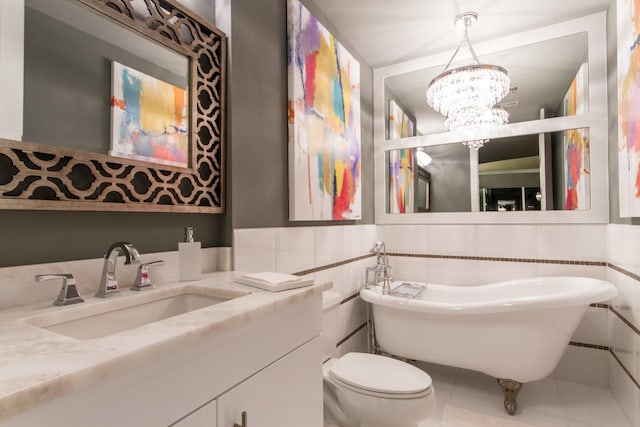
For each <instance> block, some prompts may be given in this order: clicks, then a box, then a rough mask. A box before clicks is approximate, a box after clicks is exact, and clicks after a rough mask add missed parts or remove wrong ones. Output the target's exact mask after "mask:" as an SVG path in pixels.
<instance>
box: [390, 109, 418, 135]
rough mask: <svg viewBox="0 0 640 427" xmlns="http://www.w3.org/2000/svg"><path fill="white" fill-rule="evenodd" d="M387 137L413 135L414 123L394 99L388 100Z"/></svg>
mask: <svg viewBox="0 0 640 427" xmlns="http://www.w3.org/2000/svg"><path fill="white" fill-rule="evenodd" d="M388 123H389V139H399V138H407V137H411V136H415V133H416V131H415V128H416V124H415V122H414V121H413V120H411V119H410V118H409V116H408V115H407V114H406V113H405V112H404V110H403V109H402V108H401V107H400V106H399V105H398V104H397V103H396V101H394V100H393V99H390V100H389V122H388Z"/></svg>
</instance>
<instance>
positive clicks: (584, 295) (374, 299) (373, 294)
mask: <svg viewBox="0 0 640 427" xmlns="http://www.w3.org/2000/svg"><path fill="white" fill-rule="evenodd" d="M566 280H572V281H573V280H578V281H584V282H585V285H584V288H583V289H572V292H568V291H567V290H564V292H562V290H561V289H559V291H558V292H557V293H551V294H545V295H538V296H528V297H520V298H496V299H494V300H490V301H480V302H463V303H450V302H434V301H429V300H428V291H429V287H437V288H438V290H445V288H455V289H456V290H460V289H464V288H465V286H455V285H442V284H436V283H425V282H418V281H413V280H406V281H403V280H394V281H393V283H392V287H393V286H394V285H396V284H400V283H403V282H409V283H421V284H424V285H426V286H427V291H426V293H425V294H424V295H423V297H422V299H406V298H401V297H396V296H391V295H382V287H381V286H377V287H376V288H374V289H366V288H365V289H362V290H361V291H360V298H362V299H363V300H364V301H366V302H368V303H371V304H379V305H383V306H386V307H391V308H397V309H399V310H409V311H417V312H425V313H432V314H448V315H470V314H490V313H504V312H517V311H525V310H541V309H551V308H561V307H572V306H576V305H585V304H587V305H588V304H592V303H598V302H603V301H607V300H610V299H612V298H614V297H615V296H616V295H617V293H618V291H617V288H616V287H615V286H614V285H613V284H612V283H610V282H608V281H606V280H602V279H595V278H592V277H580V276H548V277H529V278H523V279H515V280H507V281H502V282H496V283H490V284H485V285H475V286H472V287H473V289H474V290H475V291H478V290H481V289H487V291H488V292H492V291H495V290H496V289H498V288H500V287H504V286H519V285H527V283H531V282H534V283H535V282H539V281H566ZM581 286H582V285H581Z"/></svg>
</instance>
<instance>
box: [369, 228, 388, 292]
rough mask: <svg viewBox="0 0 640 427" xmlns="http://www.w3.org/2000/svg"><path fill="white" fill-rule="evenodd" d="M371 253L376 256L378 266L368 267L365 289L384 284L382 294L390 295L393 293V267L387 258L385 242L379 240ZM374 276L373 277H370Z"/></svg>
mask: <svg viewBox="0 0 640 427" xmlns="http://www.w3.org/2000/svg"><path fill="white" fill-rule="evenodd" d="M371 252H372V253H374V254H376V265H375V266H373V267H367V271H366V278H365V287H367V288H369V287H370V286H375V285H379V284H381V283H382V293H383V294H389V292H391V281H392V280H393V279H392V277H391V266H390V265H389V257H388V256H387V247H386V245H385V244H384V242H382V241H380V240H378V241H377V242H376V243H375V244H374V245H373V248H371ZM371 275H373V277H370V276H371Z"/></svg>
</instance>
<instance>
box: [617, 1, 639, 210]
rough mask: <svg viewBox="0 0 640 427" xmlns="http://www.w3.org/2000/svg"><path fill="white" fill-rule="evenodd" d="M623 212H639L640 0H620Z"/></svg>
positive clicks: (619, 170) (619, 45)
mask: <svg viewBox="0 0 640 427" xmlns="http://www.w3.org/2000/svg"><path fill="white" fill-rule="evenodd" d="M617 6H618V176H619V194H620V216H621V217H638V216H640V46H639V45H640V0H618V3H617Z"/></svg>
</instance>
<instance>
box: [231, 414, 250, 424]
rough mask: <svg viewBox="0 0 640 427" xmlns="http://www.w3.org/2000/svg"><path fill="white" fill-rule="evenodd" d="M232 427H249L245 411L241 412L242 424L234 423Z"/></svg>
mask: <svg viewBox="0 0 640 427" xmlns="http://www.w3.org/2000/svg"><path fill="white" fill-rule="evenodd" d="M233 427H249V424H247V411H242V424H238V423H235V424H234V425H233Z"/></svg>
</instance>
